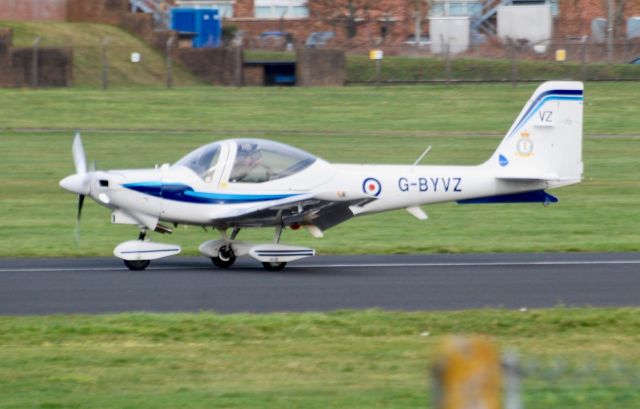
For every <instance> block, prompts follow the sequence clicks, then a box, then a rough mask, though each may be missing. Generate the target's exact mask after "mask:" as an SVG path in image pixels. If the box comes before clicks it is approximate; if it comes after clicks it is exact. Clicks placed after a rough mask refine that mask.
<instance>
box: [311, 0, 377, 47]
mask: <svg viewBox="0 0 640 409" xmlns="http://www.w3.org/2000/svg"><path fill="white" fill-rule="evenodd" d="M374 3H375V1H374V0H309V2H308V5H309V11H310V13H311V15H312V17H315V18H318V19H320V20H322V21H325V22H327V23H328V24H331V25H332V26H334V27H344V29H345V31H346V34H347V38H349V39H352V38H354V37H355V36H356V35H357V34H358V27H359V26H360V25H361V24H364V23H366V22H367V21H368V20H369V12H370V10H371V5H372V4H374Z"/></svg>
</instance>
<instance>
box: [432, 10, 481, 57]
mask: <svg viewBox="0 0 640 409" xmlns="http://www.w3.org/2000/svg"><path fill="white" fill-rule="evenodd" d="M470 30H471V27H470V20H469V17H429V37H430V38H431V52H433V53H436V54H441V53H444V52H446V48H445V47H446V44H447V43H449V51H450V52H451V53H452V54H457V53H462V52H465V51H467V50H468V49H469V42H470V38H471V34H470V33H471V31H470Z"/></svg>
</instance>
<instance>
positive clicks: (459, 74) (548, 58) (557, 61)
mask: <svg viewBox="0 0 640 409" xmlns="http://www.w3.org/2000/svg"><path fill="white" fill-rule="evenodd" d="M450 48H452V47H449V45H448V44H447V45H445V46H444V47H443V49H444V50H443V52H442V53H439V54H432V53H430V52H429V51H428V47H424V48H423V47H421V48H413V49H411V48H407V47H401V48H383V49H382V50H383V51H384V55H385V56H384V58H383V60H382V61H381V62H379V63H378V64H379V65H380V67H379V68H376V64H377V63H376V61H371V60H369V59H368V58H367V56H366V55H357V54H355V55H351V56H350V58H349V59H348V61H349V64H348V66H347V69H348V73H347V81H348V82H349V83H351V84H371V83H377V84H394V83H405V84H411V83H441V82H444V83H450V82H511V83H513V84H516V83H517V82H526V81H535V82H537V81H544V80H550V79H571V80H581V81H626V80H640V64H638V63H636V64H633V63H632V61H633V60H635V59H636V58H640V43H639V42H630V41H625V42H620V43H616V44H615V45H614V48H613V52H610V51H609V50H608V49H607V47H606V46H604V45H600V44H593V43H588V42H554V43H552V44H551V45H547V46H545V47H544V51H543V52H540V53H536V52H534V51H533V50H532V48H531V47H526V46H520V45H517V44H508V45H504V46H503V45H499V46H498V45H496V46H493V47H483V48H482V49H477V50H471V51H469V52H466V53H460V54H454V53H451V52H447V50H448V49H450Z"/></svg>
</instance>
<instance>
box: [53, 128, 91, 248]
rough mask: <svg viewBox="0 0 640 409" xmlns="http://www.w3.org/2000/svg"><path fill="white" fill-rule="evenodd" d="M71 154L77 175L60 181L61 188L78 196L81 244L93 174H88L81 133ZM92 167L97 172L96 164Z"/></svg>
mask: <svg viewBox="0 0 640 409" xmlns="http://www.w3.org/2000/svg"><path fill="white" fill-rule="evenodd" d="M71 153H72V154H73V164H74V166H75V168H76V173H75V174H73V175H69V176H67V177H66V178H64V179H62V180H61V181H60V186H61V187H62V188H64V189H66V190H68V191H70V192H73V193H77V194H78V213H77V216H76V229H75V239H76V244H79V241H80V217H81V216H82V206H83V205H84V198H85V196H86V195H88V194H89V193H90V191H91V172H89V173H88V172H87V158H86V155H85V153H84V147H83V146H82V138H81V137H80V132H76V136H75V138H74V139H73V145H72V146H71ZM92 167H93V170H95V164H92Z"/></svg>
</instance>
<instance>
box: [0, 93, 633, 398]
mask: <svg viewBox="0 0 640 409" xmlns="http://www.w3.org/2000/svg"><path fill="white" fill-rule="evenodd" d="M532 89H533V86H523V87H518V88H516V89H511V88H510V87H507V86H460V87H451V88H446V87H413V88H405V87H401V88H381V89H372V88H358V87H354V88H344V89H335V88H328V89H278V88H274V89H226V88H224V89H223V88H204V87H202V88H197V87H196V88H190V89H178V90H173V91H165V90H160V89H142V90H140V89H138V90H125V89H118V90H109V91H107V92H101V91H96V90H39V91H32V90H0V104H1V106H2V107H3V109H2V110H0V127H1V128H2V130H1V131H0V152H2V153H1V155H2V160H1V161H0V185H1V186H2V187H3V189H2V190H1V191H0V206H1V210H2V211H1V212H0V224H1V225H2V226H3V234H2V235H0V257H15V256H59V255H77V256H86V255H93V254H97V255H109V254H111V251H112V248H113V247H114V245H115V244H116V243H118V242H120V241H123V240H128V239H131V238H133V237H135V235H136V232H135V229H132V228H131V227H126V226H112V225H110V224H109V213H108V211H107V210H106V209H104V208H101V207H99V206H97V205H95V204H93V203H88V204H87V205H85V211H84V217H83V225H82V240H81V244H80V246H79V247H76V245H75V243H74V240H73V229H74V224H75V211H76V210H75V206H76V198H75V197H74V196H73V195H71V194H68V193H65V192H63V191H62V190H61V189H60V188H59V187H58V185H57V182H58V180H59V179H60V178H62V177H63V176H65V175H66V174H69V173H71V172H73V165H72V160H71V152H70V150H71V149H70V146H71V141H72V137H73V132H72V131H73V130H74V129H81V130H83V138H84V141H85V148H86V151H87V153H88V156H89V158H95V159H96V160H97V165H98V168H102V169H108V168H129V167H145V166H153V165H154V164H156V163H162V162H173V161H175V160H176V159H177V158H178V157H180V156H181V155H183V154H184V153H186V152H188V151H189V150H191V149H193V148H195V147H196V146H198V145H200V144H203V143H206V142H209V141H211V140H215V139H220V138H226V137H234V136H246V135H249V136H260V137H268V138H274V139H277V140H280V141H283V142H286V143H291V144H294V145H297V146H299V147H301V148H304V149H307V150H309V151H310V152H313V153H315V154H317V155H319V156H321V157H324V158H325V159H328V160H330V161H341V162H381V163H412V162H413V161H414V160H415V158H416V157H417V156H418V155H419V154H420V152H422V150H423V149H424V147H425V146H427V145H433V149H432V151H431V153H430V154H429V156H428V158H427V160H426V162H427V163H432V164H438V163H460V164H473V163H479V162H481V161H483V160H485V159H486V158H487V157H488V156H489V155H490V153H491V152H492V151H493V149H495V147H496V146H497V144H498V142H499V141H500V139H501V134H502V133H504V132H505V130H506V129H507V128H508V127H509V125H510V124H511V122H512V121H513V119H514V118H515V116H516V115H517V114H518V112H519V110H520V108H521V106H522V105H523V104H524V101H525V100H526V99H527V98H528V97H529V95H530V93H531V91H532ZM638 91H640V86H639V85H638V84H635V83H628V84H596V85H592V84H588V85H587V91H586V92H587V94H586V95H587V100H586V107H585V108H586V111H585V112H586V116H585V130H586V133H587V134H588V136H587V138H586V140H585V145H584V158H585V162H586V171H585V180H584V182H583V183H581V184H580V185H578V186H574V187H570V188H565V189H561V190H558V191H555V192H554V193H556V194H557V195H558V196H559V197H560V199H561V203H559V204H558V205H554V206H550V207H548V208H543V207H542V206H539V205H498V206H457V205H453V204H447V205H438V206H429V207H426V211H427V212H428V213H429V215H430V219H429V220H428V221H427V222H424V223H416V221H415V220H414V219H413V218H412V217H411V216H409V215H408V214H406V213H405V212H392V213H388V214H382V215H377V216H371V217H365V218H361V219H356V220H352V221H350V222H347V223H346V224H343V225H341V226H338V227H336V228H335V229H332V230H329V231H327V233H326V236H325V239H323V240H313V239H311V238H309V237H307V235H306V233H305V232H290V231H287V232H286V233H285V236H284V241H285V242H288V243H302V244H308V245H311V246H314V247H316V248H318V249H319V250H320V252H321V253H371V252H377V253H401V252H468V251H587V250H598V251H638V249H640V239H639V235H638V233H637V232H638V231H639V230H640V217H639V212H638V210H637V203H638V199H640V189H638V188H639V187H640V170H639V167H638V159H637V158H638V157H639V154H640V147H639V145H638V143H639V139H638V136H637V134H638V129H639V126H638V125H640V120H639V119H638V117H637V110H638V103H637V95H638ZM634 135H636V136H634ZM270 235H271V232H270V231H265V232H247V234H245V232H243V235H242V236H241V237H242V238H255V239H267V238H268V237H269V236H270ZM211 237H212V235H211V234H209V235H207V234H206V233H203V232H202V231H201V230H200V229H195V228H192V229H188V230H182V229H181V230H179V231H177V232H176V233H175V234H174V235H173V236H171V237H155V238H156V239H159V240H164V241H171V242H175V243H179V244H181V245H183V247H184V248H185V250H186V252H187V253H191V254H193V253H195V249H196V247H197V245H198V244H199V243H200V242H202V241H204V240H207V239H209V238H211ZM1 263H2V260H1V259H0V264H1ZM0 302H1V300H0ZM638 317H640V315H639V314H638V309H566V308H556V309H551V310H546V311H528V312H518V311H508V310H481V311H464V312H437V313H427V312H422V313H403V312H382V311H362V312H349V311H345V312H334V313H328V314H315V313H308V314H269V315H243V314H240V315H216V314H212V313H206V312H203V313H199V314H162V315H156V314H144V313H136V314H120V315H105V316H73V315H71V316H70V315H64V316H51V317H0V397H1V398H0V408H3V409H4V408H16V409H17V408H20V409H22V408H129V407H130V408H136V409H143V408H177V407H182V408H203V407H214V408H248V407H251V408H282V407H288V408H305V409H308V408H327V407H332V408H415V407H425V406H427V402H428V401H429V400H430V394H431V392H430V389H429V387H428V367H429V365H430V364H431V363H432V362H433V359H434V350H435V346H436V345H437V344H438V342H439V341H441V340H442V338H443V336H445V335H446V334H451V333H462V334H485V335H488V336H490V337H492V338H493V339H494V340H495V341H496V342H497V343H498V344H499V345H500V346H502V347H504V348H514V349H517V350H518V351H519V353H520V354H521V355H522V356H523V358H524V359H525V361H526V362H532V363H533V366H534V367H536V368H538V369H537V370H536V371H533V372H532V374H529V375H528V377H527V378H525V381H524V401H525V407H526V408H530V409H538V408H540V409H548V408H554V409H555V408H563V409H592V408H593V409H599V408H604V407H616V408H618V407H620V408H633V407H637V406H638V402H639V401H640V394H639V392H638V390H639V389H638V384H639V382H640V380H639V378H638V376H639V373H638V371H639V368H640V354H639V353H638V349H637V347H636V346H637V344H638V342H639V341H640V338H639V337H640V321H639V318H638ZM425 332H428V333H429V336H421V334H424V333H425ZM568 366H570V367H573V368H585V369H584V370H582V369H580V370H577V371H573V372H572V371H567V370H566V368H567V367H568ZM601 367H602V368H601ZM599 368H600V369H599ZM569 372H571V373H569Z"/></svg>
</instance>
